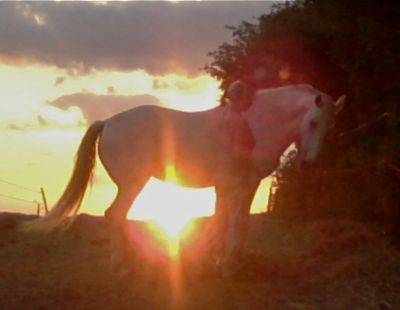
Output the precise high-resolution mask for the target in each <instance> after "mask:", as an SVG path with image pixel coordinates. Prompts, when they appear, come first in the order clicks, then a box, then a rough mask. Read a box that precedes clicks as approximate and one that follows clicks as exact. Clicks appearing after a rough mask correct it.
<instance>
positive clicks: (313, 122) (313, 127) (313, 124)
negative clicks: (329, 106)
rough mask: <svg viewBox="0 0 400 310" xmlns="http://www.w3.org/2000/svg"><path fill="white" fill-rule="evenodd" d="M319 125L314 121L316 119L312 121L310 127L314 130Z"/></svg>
mask: <svg viewBox="0 0 400 310" xmlns="http://www.w3.org/2000/svg"><path fill="white" fill-rule="evenodd" d="M317 126H318V122H317V121H314V120H311V121H310V129H312V130H314V129H316V128H317Z"/></svg>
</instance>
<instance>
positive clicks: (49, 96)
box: [0, 65, 268, 220]
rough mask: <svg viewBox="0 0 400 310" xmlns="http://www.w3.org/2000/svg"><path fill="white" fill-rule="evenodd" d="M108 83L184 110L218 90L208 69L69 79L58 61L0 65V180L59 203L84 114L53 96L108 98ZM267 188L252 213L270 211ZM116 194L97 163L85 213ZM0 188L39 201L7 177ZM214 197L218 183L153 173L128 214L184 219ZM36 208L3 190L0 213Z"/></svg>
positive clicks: (200, 106) (204, 105)
mask: <svg viewBox="0 0 400 310" xmlns="http://www.w3.org/2000/svg"><path fill="white" fill-rule="evenodd" d="M60 76H63V77H64V78H63V82H62V83H61V84H57V83H56V81H57V79H58V80H60V79H59V77H60ZM155 81H157V82H155ZM160 85H162V87H161V86H160ZM110 87H112V89H113V94H114V95H113V96H119V95H124V96H126V97H127V98H132V100H133V101H134V102H135V96H138V95H141V94H143V93H146V94H148V95H151V96H154V97H155V98H157V99H158V100H159V104H161V105H164V106H167V107H172V108H176V109H182V110H187V111H195V110H204V109H208V108H212V107H214V106H215V105H216V104H217V103H218V98H219V96H220V91H219V89H218V83H217V81H215V80H214V79H212V78H210V77H208V76H206V75H199V76H197V77H193V78H189V77H186V76H183V75H177V74H169V75H163V76H153V75H150V74H148V73H146V72H145V71H140V70H138V71H134V72H130V73H118V72H105V71H104V72H103V71H99V72H96V73H92V74H91V75H89V76H81V77H77V76H75V77H71V76H68V75H65V72H63V71H62V70H60V69H56V68H54V67H48V66H38V65H29V66H18V67H17V66H11V65H0V94H1V96H0V109H1V110H0V111H1V116H0V117H1V125H0V134H1V136H2V143H3V150H2V152H1V153H0V172H1V178H0V179H2V180H6V181H9V182H12V183H16V184H19V185H22V186H23V187H27V188H30V189H39V188H40V187H44V188H45V191H46V194H47V196H48V200H49V204H50V205H52V204H54V203H55V201H56V200H57V198H58V197H59V195H60V194H61V193H62V191H63V189H64V186H65V185H66V182H67V181H68V178H69V176H70V173H71V169H72V165H73V160H74V156H75V151H76V148H77V146H78V144H79V142H80V139H81V137H82V135H83V133H84V131H85V128H86V123H87V120H86V119H85V112H84V111H82V109H81V108H79V107H74V106H71V107H68V108H67V109H61V108H58V107H56V106H54V104H53V103H54V101H55V99H56V98H60V97H63V96H64V95H65V94H74V93H91V94H95V95H94V96H106V95H107V94H108V96H109V97H107V98H108V100H112V98H113V97H112V96H111V95H109V93H110ZM82 89H84V91H83V92H82ZM106 103H107V102H106ZM106 103H102V104H106ZM99 104H101V103H99ZM135 104H137V103H136V102H135ZM93 108H94V109H99V108H100V107H99V106H94V107H93ZM113 108H114V109H115V111H112V110H110V111H108V110H107V111H105V112H104V113H105V115H104V116H105V117H106V116H110V115H112V114H113V113H116V112H118V109H119V108H125V106H122V107H119V106H115V107H113ZM85 109H86V112H89V110H90V109H88V108H87V107H83V110H85ZM107 114H110V115H107ZM88 115H89V114H88ZM4 146H6V147H4ZM267 190H268V186H267V184H266V182H264V184H263V186H262V187H261V193H259V195H258V197H257V201H256V202H255V204H254V206H253V211H262V210H264V209H265V203H266V196H267ZM115 192H116V189H115V186H114V185H113V183H112V182H111V181H110V179H109V178H108V176H107V174H106V173H105V171H104V170H103V168H102V166H101V164H98V165H97V168H96V175H95V180H94V184H93V187H92V189H89V191H88V193H87V196H86V199H85V202H84V204H83V207H82V209H81V210H82V212H88V213H91V214H103V212H104V210H105V209H106V208H107V206H108V205H109V204H110V203H111V201H112V199H113V197H114V194H115ZM0 194H5V195H8V196H13V197H17V198H23V199H27V200H30V201H33V200H38V201H41V199H40V195H39V194H36V193H32V192H28V191H25V190H23V189H19V188H16V187H13V186H11V185H9V184H6V183H4V182H0ZM214 200H215V194H214V191H213V189H200V190H195V189H183V188H179V187H178V186H174V185H171V184H164V183H162V182H160V181H158V180H155V179H152V180H150V182H149V184H148V185H147V186H146V188H145V189H144V190H143V192H142V194H141V195H140V196H139V197H138V198H137V201H136V203H135V206H134V208H132V210H131V213H130V214H129V216H130V217H131V218H132V217H136V218H158V219H159V220H162V218H166V217H168V216H174V217H176V214H180V215H181V216H182V217H184V218H185V217H186V218H189V217H191V216H201V215H210V214H212V212H213V205H214ZM161 201H163V202H165V201H168V203H167V206H166V205H165V203H163V206H162V208H161V209H160V208H159V205H160V202H161ZM35 208H36V207H35V205H34V204H33V203H25V202H21V201H17V200H12V199H9V198H6V197H4V196H0V210H1V211H18V212H25V213H34V212H35Z"/></svg>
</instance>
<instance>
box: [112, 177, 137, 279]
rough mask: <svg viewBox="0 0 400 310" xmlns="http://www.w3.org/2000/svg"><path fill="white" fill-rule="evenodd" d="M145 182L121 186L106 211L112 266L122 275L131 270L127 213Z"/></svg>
mask: <svg viewBox="0 0 400 310" xmlns="http://www.w3.org/2000/svg"><path fill="white" fill-rule="evenodd" d="M143 184H144V183H143ZM143 184H142V183H141V184H137V185H135V186H131V187H129V188H128V187H124V189H121V188H120V189H119V190H118V194H117V196H116V198H115V200H114V201H113V203H112V204H111V206H110V207H109V208H108V209H107V210H106V212H105V218H106V220H107V222H108V224H109V230H110V250H111V268H112V270H113V271H114V272H115V273H116V274H118V275H120V276H124V275H125V274H127V273H129V272H130V269H129V266H127V265H126V258H127V257H126V256H127V248H126V247H127V238H126V215H127V213H128V211H129V209H130V207H131V205H132V202H133V201H134V200H135V198H136V196H137V195H138V194H139V192H140V191H141V189H142V187H143Z"/></svg>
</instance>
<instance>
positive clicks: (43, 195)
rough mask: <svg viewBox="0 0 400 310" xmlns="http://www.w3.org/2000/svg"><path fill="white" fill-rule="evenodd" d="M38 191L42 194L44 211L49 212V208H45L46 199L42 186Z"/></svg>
mask: <svg viewBox="0 0 400 310" xmlns="http://www.w3.org/2000/svg"><path fill="white" fill-rule="evenodd" d="M40 193H41V194H42V199H43V205H44V210H45V212H46V214H47V213H49V209H48V208H47V199H46V194H45V192H44V189H43V187H41V188H40Z"/></svg>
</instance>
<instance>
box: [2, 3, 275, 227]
mask: <svg viewBox="0 0 400 310" xmlns="http://www.w3.org/2000/svg"><path fill="white" fill-rule="evenodd" d="M271 6H272V4H271V3H269V2H262V1H259V2H256V1H254V2H246V3H244V2H231V3H228V2H222V1H215V2H214V1H207V2H185V1H183V2H177V3H168V2H143V1H138V2H127V3H122V2H107V3H106V2H104V3H83V2H79V3H77V2H60V3H58V2H57V3H56V2H0V136H1V140H0V141H1V143H2V148H1V152H0V211H9V212H24V213H35V211H36V205H35V203H34V202H33V201H39V202H41V197H40V194H39V193H38V192H37V191H38V190H39V188H40V187H43V188H44V189H45V192H46V195H47V199H48V202H49V205H50V207H51V206H52V205H53V204H54V203H55V202H56V201H57V199H58V197H59V196H60V194H61V193H62V191H63V189H64V186H65V185H66V183H67V182H68V179H69V176H70V173H71V169H72V166H73V162H74V156H75V152H76V149H77V146H78V144H79V142H80V139H81V137H82V135H83V133H84V132H85V130H86V127H87V124H88V123H91V122H93V121H94V120H97V119H104V118H107V117H110V116H111V115H113V114H115V113H118V112H120V111H123V110H126V109H128V108H131V107H134V106H138V105H142V104H157V105H161V106H166V107H171V108H175V109H179V110H185V111H199V110H205V109H209V108H212V107H214V106H216V105H217V104H218V100H219V97H220V91H219V88H218V86H219V84H218V82H217V81H216V80H214V79H213V78H211V77H209V76H208V75H206V74H205V72H204V71H201V70H199V68H201V67H203V66H204V65H205V64H206V63H207V62H209V61H210V58H207V53H208V52H210V51H212V50H215V49H216V48H217V47H218V45H220V44H222V43H223V42H225V41H227V40H229V39H231V38H232V37H231V33H230V31H228V30H227V29H226V28H225V27H224V26H225V25H237V24H238V23H239V22H240V21H241V20H252V18H253V17H254V16H258V15H261V14H263V13H266V12H268V11H269V10H270V8H271ZM160 12H162V13H161V14H160ZM89 23H90V24H89ZM9 183H14V184H17V185H19V186H22V187H24V188H28V189H31V190H32V189H33V192H32V191H29V190H26V189H23V188H18V187H15V186H13V185H11V184H9ZM268 185H269V180H265V181H264V182H263V183H262V185H261V187H260V190H259V192H258V194H257V196H256V198H255V201H254V203H253V209H252V210H253V211H255V212H258V211H263V210H265V207H266V201H267V193H268V188H269V186H268ZM115 192H116V188H115V186H114V184H113V183H112V182H111V181H110V179H109V177H108V176H107V174H106V173H105V171H104V169H103V167H102V166H101V164H98V165H97V168H96V172H95V178H94V183H93V187H92V188H91V189H89V190H88V192H87V194H86V198H85V200H84V203H83V207H82V209H81V211H82V212H87V213H90V214H98V215H100V214H103V212H104V210H105V209H106V208H107V207H108V206H109V204H110V203H111V201H112V199H113V197H114V195H115ZM10 197H14V198H18V199H22V200H27V201H28V202H25V201H21V200H15V199H12V198H10ZM161 201H162V202H163V204H162V205H161V204H160V202H161ZM214 201H215V194H214V190H213V189H201V190H195V189H183V188H181V187H179V186H176V185H171V184H165V183H162V182H160V181H158V180H155V179H151V180H150V181H149V183H148V185H147V186H146V187H145V189H144V190H143V192H142V193H141V194H140V195H139V197H138V198H137V200H136V202H135V204H134V208H132V210H131V212H130V213H129V217H130V218H133V217H134V218H147V219H148V218H152V219H157V220H158V221H159V222H164V223H168V222H169V223H171V218H173V219H174V221H175V222H174V226H175V227H179V225H181V224H182V223H184V222H185V221H186V220H187V219H188V218H190V217H192V216H201V215H210V214H212V212H213V208H214ZM166 202H167V203H166ZM179 216H180V218H178V217H179ZM179 223H181V224H179ZM166 225H167V224H166ZM182 225H183V224H182ZM170 228H171V225H170ZM170 233H171V234H173V233H174V232H173V231H170Z"/></svg>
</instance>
